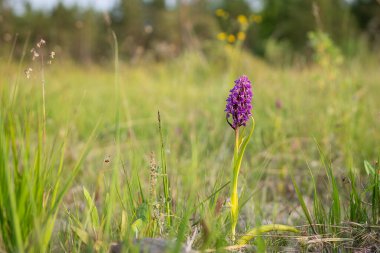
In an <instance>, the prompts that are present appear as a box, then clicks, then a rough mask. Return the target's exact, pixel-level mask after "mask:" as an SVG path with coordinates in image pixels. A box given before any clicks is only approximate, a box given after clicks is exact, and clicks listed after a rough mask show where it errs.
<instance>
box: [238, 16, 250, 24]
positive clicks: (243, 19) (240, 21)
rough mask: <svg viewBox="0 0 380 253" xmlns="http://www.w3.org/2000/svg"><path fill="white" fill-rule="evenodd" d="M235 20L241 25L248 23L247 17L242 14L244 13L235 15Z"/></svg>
mask: <svg viewBox="0 0 380 253" xmlns="http://www.w3.org/2000/svg"><path fill="white" fill-rule="evenodd" d="M237 21H238V22H239V23H240V24H241V25H243V26H244V25H247V24H248V19H247V17H246V16H244V15H239V16H238V17H237Z"/></svg>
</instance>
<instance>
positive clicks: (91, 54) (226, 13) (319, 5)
mask: <svg viewBox="0 0 380 253" xmlns="http://www.w3.org/2000/svg"><path fill="white" fill-rule="evenodd" d="M256 3H258V4H257V6H256V8H254V6H253V4H252V2H249V1H244V0H214V1H211V0H177V1H176V4H175V5H168V4H167V3H166V2H165V0H120V1H119V2H118V3H117V4H115V6H114V7H113V8H112V9H111V10H110V11H109V12H107V13H100V12H97V11H95V10H94V9H92V8H88V9H83V8H79V7H76V6H71V7H68V6H65V5H63V4H62V3H59V4H58V5H56V6H55V7H54V8H53V9H52V10H50V11H46V10H44V11H42V10H34V9H32V6H31V5H30V3H28V2H27V1H26V2H25V3H24V10H25V11H24V12H23V13H22V14H17V13H16V12H15V10H14V9H13V8H12V4H11V0H0V53H1V55H6V54H9V52H12V55H13V56H14V57H20V56H21V54H22V48H23V45H24V43H25V41H27V40H29V42H30V43H31V42H36V41H38V40H39V39H40V38H44V39H45V40H46V41H48V43H49V45H51V46H54V50H56V51H57V53H59V54H61V55H66V56H67V57H68V58H72V59H74V60H76V61H79V62H81V63H86V62H88V63H90V62H102V61H106V60H107V59H109V58H110V57H112V46H111V44H112V40H111V36H110V31H111V29H112V30H113V31H115V33H116V34H117V36H118V41H119V47H120V48H119V51H120V55H121V57H122V58H124V59H128V60H130V61H134V60H136V59H139V58H141V57H150V58H152V59H155V60H164V59H167V58H172V57H175V56H177V55H178V54H180V53H181V52H183V51H184V50H187V49H198V50H208V49H210V48H212V46H211V47H210V46H209V45H210V44H212V43H218V42H217V38H218V36H217V35H218V34H220V33H221V32H223V33H225V35H226V36H229V37H226V38H228V41H227V42H228V43H231V44H233V43H234V38H235V36H237V37H239V36H240V37H241V38H243V39H244V40H243V45H244V47H246V48H247V49H248V50H251V51H252V52H254V53H256V54H259V55H262V56H267V55H268V53H270V52H268V51H270V50H273V48H280V50H284V51H289V52H296V53H301V54H302V53H304V52H305V51H307V47H308V44H307V34H308V32H310V31H313V30H322V31H324V32H326V33H328V34H329V35H330V36H331V38H332V39H333V40H334V41H335V42H336V43H337V45H339V46H340V47H341V48H342V50H343V52H344V53H346V54H355V52H356V51H357V50H358V47H360V46H361V45H362V42H363V41H365V45H366V47H369V48H371V49H372V50H375V49H376V47H378V45H380V43H379V42H380V1H379V0H314V1H313V0H287V1H281V0H261V1H258V0H257V1H256ZM244 18H245V19H246V20H250V18H253V20H254V22H249V23H247V25H246V27H245V28H244V31H241V29H240V28H239V27H238V26H237V25H236V24H237V22H236V20H238V21H239V22H240V23H241V24H242V22H244V20H245V19H244ZM239 32H240V33H239ZM240 37H239V38H240ZM220 38H222V37H220ZM219 43H220V42H219ZM207 45H208V46H207ZM13 48H14V50H13ZM271 48H272V49H271Z"/></svg>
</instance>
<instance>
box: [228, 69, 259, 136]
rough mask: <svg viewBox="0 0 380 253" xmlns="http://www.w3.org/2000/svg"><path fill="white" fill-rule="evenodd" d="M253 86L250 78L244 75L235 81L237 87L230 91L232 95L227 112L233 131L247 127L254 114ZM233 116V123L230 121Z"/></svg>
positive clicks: (229, 98) (229, 97)
mask: <svg viewBox="0 0 380 253" xmlns="http://www.w3.org/2000/svg"><path fill="white" fill-rule="evenodd" d="M252 95H253V94H252V86H251V81H249V79H248V77H247V76H245V75H243V76H241V77H240V78H239V79H237V80H235V86H234V87H233V88H232V90H230V95H229V96H228V98H227V100H226V101H227V105H226V110H224V111H225V112H226V113H227V115H226V118H227V122H228V124H230V126H231V127H232V128H233V129H235V130H236V129H237V128H238V127H240V126H245V124H246V123H247V121H248V120H249V118H250V117H251V115H252V113H251V110H252V104H251V102H252ZM230 116H232V120H233V122H232V123H231V122H230V121H229V118H230Z"/></svg>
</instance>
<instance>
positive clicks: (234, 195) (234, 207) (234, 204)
mask: <svg viewBox="0 0 380 253" xmlns="http://www.w3.org/2000/svg"><path fill="white" fill-rule="evenodd" d="M238 155H239V128H236V129H235V149H234V170H233V174H232V186H231V187H232V188H231V236H232V241H233V242H234V241H235V229H236V224H237V221H238V215H239V210H238V207H239V203H238V202H239V197H238V192H237V186H238V176H239V170H240V166H237V162H238Z"/></svg>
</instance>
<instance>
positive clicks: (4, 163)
mask: <svg viewBox="0 0 380 253" xmlns="http://www.w3.org/2000/svg"><path fill="white" fill-rule="evenodd" d="M1 103H2V106H1V107H2V109H1V111H0V185H1V192H0V228H1V238H2V240H3V243H4V246H5V248H6V250H7V251H12V252H25V251H27V252H46V251H47V250H48V249H49V244H50V240H51V236H52V233H53V228H54V224H55V221H56V218H57V215H58V211H59V207H60V204H61V202H62V199H63V196H64V195H65V193H66V191H67V190H68V189H69V188H70V186H71V184H72V182H73V180H74V179H75V177H76V175H77V174H78V172H79V170H80V168H81V163H82V160H83V158H84V155H85V152H82V154H81V155H80V156H79V157H78V161H77V162H76V165H75V166H73V167H72V169H71V172H70V173H66V172H65V173H63V171H64V167H66V166H65V161H64V157H65V151H66V148H67V146H66V141H65V139H64V140H63V141H62V143H61V144H58V143H55V142H53V143H51V144H50V143H49V145H48V144H47V143H45V142H44V141H43V137H42V126H41V124H38V125H37V126H35V125H34V124H33V123H34V122H33V121H32V117H33V113H31V112H30V113H27V114H26V115H25V116H24V115H13V114H11V113H9V112H10V111H12V110H15V109H14V105H12V104H11V103H10V102H9V101H8V100H7V99H6V98H5V97H3V99H2V101H1ZM39 122H42V120H39ZM85 150H86V149H85Z"/></svg>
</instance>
